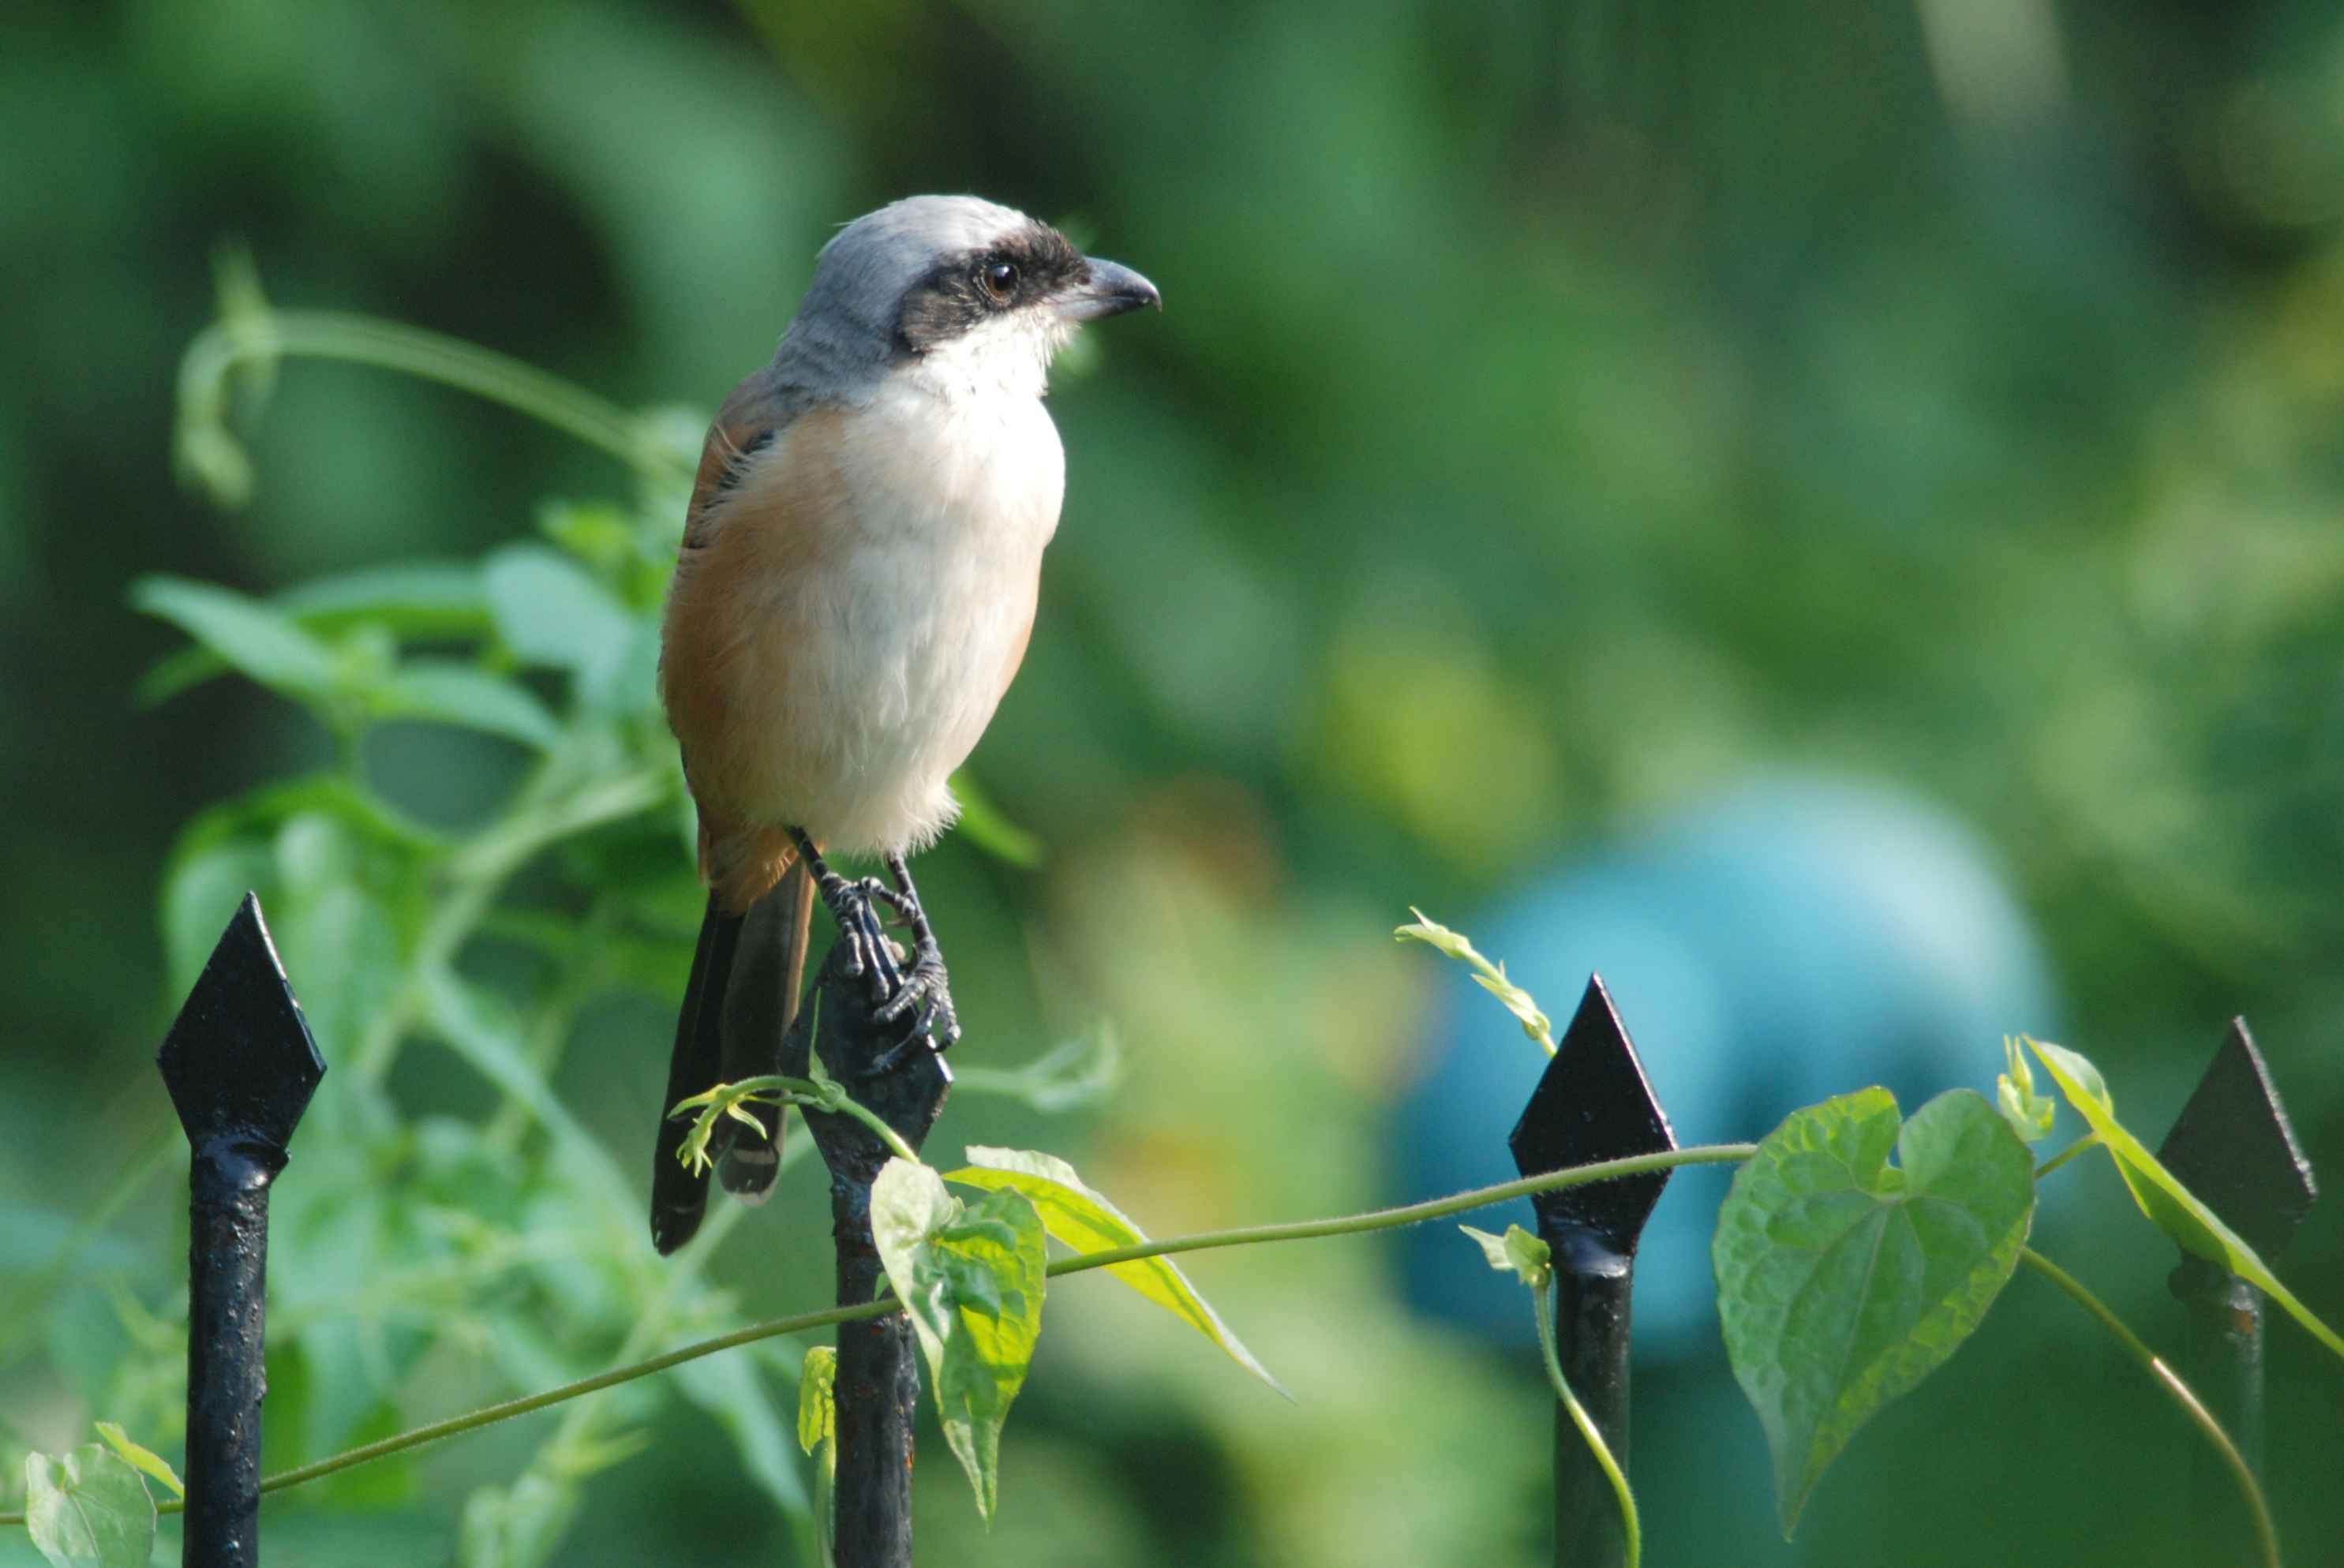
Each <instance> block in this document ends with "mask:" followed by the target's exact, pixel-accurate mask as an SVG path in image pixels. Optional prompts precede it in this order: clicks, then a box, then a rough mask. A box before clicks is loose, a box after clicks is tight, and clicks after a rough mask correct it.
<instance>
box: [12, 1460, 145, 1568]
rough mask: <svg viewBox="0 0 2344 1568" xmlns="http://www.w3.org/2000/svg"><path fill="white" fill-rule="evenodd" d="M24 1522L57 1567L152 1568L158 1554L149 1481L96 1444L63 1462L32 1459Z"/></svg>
mask: <svg viewBox="0 0 2344 1568" xmlns="http://www.w3.org/2000/svg"><path fill="white" fill-rule="evenodd" d="M25 1528H26V1529H27V1530H29V1531H30V1532H31V1533H32V1537H33V1544H34V1546H35V1547H36V1548H38V1549H39V1551H40V1553H41V1555H42V1556H44V1557H45V1558H47V1559H48V1560H49V1563H50V1568H146V1563H147V1559H148V1558H149V1557H151V1556H153V1555H154V1552H155V1500H154V1499H153V1498H152V1497H149V1496H148V1495H147V1483H146V1482H143V1481H141V1480H139V1479H138V1472H136V1471H135V1470H133V1469H131V1468H130V1466H129V1465H128V1464H127V1463H126V1462H124V1461H123V1460H122V1458H121V1456H120V1455H118V1454H116V1453H115V1452H114V1451H113V1450H111V1449H108V1448H105V1447H102V1446H101V1445H99V1444H97V1443H94V1442H93V1443H88V1444H86V1445H84V1446H83V1447H80V1448H77V1449H76V1450H74V1451H73V1452H71V1453H69V1454H66V1456H65V1457H64V1458H63V1459H55V1458H52V1457H50V1456H49V1455H47V1454H45V1453H32V1454H27V1455H25Z"/></svg>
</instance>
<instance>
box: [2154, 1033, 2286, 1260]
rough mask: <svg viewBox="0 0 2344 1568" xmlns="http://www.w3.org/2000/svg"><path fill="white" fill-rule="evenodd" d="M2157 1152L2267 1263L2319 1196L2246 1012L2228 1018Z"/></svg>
mask: <svg viewBox="0 0 2344 1568" xmlns="http://www.w3.org/2000/svg"><path fill="white" fill-rule="evenodd" d="M2157 1159H2158V1160H2159V1161H2160V1162H2161V1163H2162V1164H2163V1165H2164V1166H2165V1168H2167V1170H2169V1171H2171V1172H2173V1174H2174V1175H2175V1176H2177V1177H2178V1178H2180V1179H2181V1184H2182V1185H2183V1186H2184V1187H2187V1189H2189V1190H2190V1191H2192V1192H2194V1193H2196V1194H2197V1196H2198V1197H2199V1198H2201V1199H2204V1200H2205V1202H2206V1205H2207V1207H2208V1208H2209V1209H2213V1211H2214V1212H2215V1213H2216V1214H2217V1215H2218V1216H2219V1217H2220V1219H2221V1221H2222V1223H2223V1224H2225V1225H2227V1226H2228V1227H2229V1228H2230V1229H2233V1230H2235V1231H2237V1232H2238V1235H2239V1236H2240V1238H2242V1239H2244V1240H2245V1241H2246V1243H2247V1245H2248V1246H2249V1247H2251V1248H2253V1249H2255V1251H2256V1252H2257V1253H2258V1255H2259V1256H2260V1257H2261V1258H2262V1259H2263V1260H2264V1261H2265V1262H2268V1261H2269V1260H2270V1259H2273V1258H2276V1257H2278V1254H2279V1253H2280V1252H2281V1251H2283V1250H2285V1249H2286V1247H2287V1244H2288V1241H2290V1240H2292V1239H2294V1237H2295V1230H2296V1227H2297V1226H2299V1225H2301V1224H2302V1223H2303V1218H2304V1216H2305V1215H2306V1214H2308V1213H2309V1212H2310V1211H2311V1204H2312V1200H2313V1199H2316V1198H2318V1197H2319V1188H2318V1187H2316V1186H2315V1185H2314V1184H2313V1182H2312V1179H2311V1161H2309V1159H2306V1158H2304V1156H2303V1148H2302V1146H2301V1145H2299V1144H2298V1143H2297V1142H2296V1141H2295V1129H2294V1128H2291V1127H2289V1126H2288V1121H2287V1108H2286V1107H2285V1106H2283V1105H2281V1104H2280V1103H2279V1098H2278V1088H2277V1087H2274V1086H2273V1085H2272V1083H2271V1078H2270V1069H2269V1068H2268V1067H2264V1066H2263V1057H2262V1053H2261V1052H2260V1051H2258V1050H2257V1049H2255V1041H2254V1037H2253V1036H2252V1035H2249V1034H2248V1033H2247V1021H2246V1020H2245V1019H2244V1018H2233V1019H2231V1020H2230V1032H2229V1034H2228V1036H2227V1037H2224V1039H2223V1041H2222V1044H2221V1047H2220V1048H2218V1050H2216V1051H2215V1053H2214V1059H2213V1060H2212V1061H2211V1062H2209V1063H2208V1064H2207V1067H2206V1076H2205V1077H2202V1078H2199V1079H2198V1080H2197V1088H2196V1089H2194V1090H2193V1091H2191V1093H2190V1096H2189V1103H2188V1104H2187V1105H2185V1106H2183V1107H2182V1108H2181V1114H2180V1116H2178V1117H2177V1118H2175V1119H2174V1123H2173V1130H2172V1131H2171V1132H2168V1133H2167V1134H2166V1135H2165V1146H2164V1147H2163V1148H2160V1149H2158V1150H2157Z"/></svg>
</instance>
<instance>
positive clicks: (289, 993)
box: [156, 893, 326, 1153]
mask: <svg viewBox="0 0 2344 1568" xmlns="http://www.w3.org/2000/svg"><path fill="white" fill-rule="evenodd" d="M156 1065H157V1067H161V1068H162V1070H163V1084H164V1087H166V1088H167V1089H169V1090H170V1091H171V1104H172V1105H173V1106H174V1107H176V1108H177V1110H178V1113H179V1125H180V1126H181V1127H184V1128H187V1141H188V1142H189V1143H195V1144H200V1143H202V1142H204V1141H205V1140H207V1139H208V1138H222V1137H234V1138H258V1139H259V1140H261V1141H262V1142H264V1143H267V1144H268V1145H269V1146H270V1147H272V1148H276V1149H278V1151H279V1152H280V1153H281V1152H282V1151H283V1150H284V1148H285V1145H286V1143H287V1142H288V1140H289V1139H290V1138H292V1136H293V1128H294V1127H295V1125H296V1124H297V1123H298V1122H299V1121H300V1119H301V1113H302V1112H303V1111H305V1110H307V1109H308V1108H309V1097H310V1096H311V1095H312V1094H314V1093H316V1092H317V1088H318V1080H319V1079H321V1078H323V1077H325V1076H326V1064H325V1062H324V1060H323V1059H322V1058H320V1057H318V1042H317V1041H316V1040H315V1039H313V1038H312V1037H310V1034H309V1022H308V1019H307V1018H304V1017H302V1016H301V1004H300V1003H298V1002H297V1001H295V1000H294V999H293V987H292V986H291V984H290V983H289V982H288V981H287V979H286V978H285V966H284V965H283V964H282V963H280V962H278V957H277V945H276V944H275V943H273V942H271V941H270V940H269V939H268V924H267V923H266V922H265V921H263V920H262V919H261V917H260V898H259V895H257V894H251V893H248V894H246V895H244V902H243V903H241V904H239V905H237V909H236V916H235V917H234V918H233V919H231V920H229V922H228V923H227V930H226V931H225V932H223V933H221V935H220V939H219V942H218V944H217V946H214V947H213V948H212V956H210V957H209V958H208V959H207V960H205V962H204V972H203V973H202V974H201V975H200V976H197V979H196V986H195V989H193V990H192V991H189V992H188V993H187V1000H186V1001H185V1002H184V1003H182V1004H181V1005H180V1007H179V1016H178V1017H177V1020H176V1021H174V1022H173V1024H172V1025H171V1032H170V1033H169V1034H168V1035H167V1036H166V1037H164V1040H163V1048H162V1050H161V1051H160V1052H158V1053H157V1056H156Z"/></svg>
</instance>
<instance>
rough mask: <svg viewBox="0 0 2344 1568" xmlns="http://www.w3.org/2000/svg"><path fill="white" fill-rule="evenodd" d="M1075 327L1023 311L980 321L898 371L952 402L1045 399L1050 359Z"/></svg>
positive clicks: (1032, 311) (1052, 318)
mask: <svg viewBox="0 0 2344 1568" xmlns="http://www.w3.org/2000/svg"><path fill="white" fill-rule="evenodd" d="M1073 335H1074V325H1073V323H1071V322H1066V321H1061V320H1059V319H1057V318H1056V316H1055V315H1052V314H1050V313H1048V312H1047V311H1036V310H1020V311H1016V312H1015V313H1013V314H1011V315H1007V316H996V317H995V318H993V319H990V320H987V321H983V322H979V323H978V324H977V325H976V326H975V327H972V328H970V329H968V330H967V331H965V332H964V333H962V334H961V335H960V336H959V337H957V338H955V339H952V340H951V341H950V342H948V343H942V344H939V345H937V346H936V347H935V348H934V349H929V350H928V351H927V352H926V353H924V354H922V355H921V356H919V358H918V359H914V361H913V362H912V364H911V365H910V366H909V367H908V368H907V369H904V370H901V371H899V372H898V374H899V375H904V376H907V377H909V378H910V379H911V380H912V381H913V383H914V385H916V386H918V387H920V388H921V389H924V390H925V391H930V392H933V393H935V395H936V396H938V397H941V398H944V399H946V400H950V401H955V402H957V401H960V400H964V399H976V400H985V399H992V398H1039V397H1041V396H1042V395H1043V394H1044V393H1046V392H1047V391H1048V390H1049V389H1050V360H1051V359H1052V358H1053V357H1054V356H1055V355H1056V353H1057V351H1058V350H1059V349H1061V348H1063V347H1065V345H1066V339H1068V338H1070V337H1072V336H1073Z"/></svg>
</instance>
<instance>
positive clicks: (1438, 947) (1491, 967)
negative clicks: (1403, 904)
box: [1392, 906, 1556, 1056]
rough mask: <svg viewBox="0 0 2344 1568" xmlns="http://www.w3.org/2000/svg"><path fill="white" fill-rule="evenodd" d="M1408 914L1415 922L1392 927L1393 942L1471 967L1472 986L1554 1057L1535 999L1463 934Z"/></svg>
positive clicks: (1416, 912) (1550, 1024)
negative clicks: (1487, 995) (1414, 945)
mask: <svg viewBox="0 0 2344 1568" xmlns="http://www.w3.org/2000/svg"><path fill="white" fill-rule="evenodd" d="M1409 914H1410V915H1413V916H1416V920H1415V922H1414V923H1413V924H1411V925H1408V926H1397V927H1395V928H1394V929H1393V931H1392V936H1393V938H1394V939H1395V940H1398V941H1401V942H1421V943H1423V944H1424V945H1425V946H1428V947H1430V948H1432V949H1433V950H1435V951H1436V952H1440V953H1445V954H1447V955H1448V956H1450V957H1451V958H1455V959H1457V960H1459V961H1460V962H1461V963H1465V964H1470V966H1472V968H1473V983H1474V984H1475V985H1477V986H1480V987H1481V989H1483V990H1484V991H1487V992H1489V993H1490V995H1491V996H1495V997H1497V998H1498V1000H1499V1001H1500V1002H1502V1003H1503V1004H1505V1008H1506V1011H1508V1012H1509V1013H1511V1014H1512V1015H1513V1016H1514V1017H1515V1018H1516V1019H1517V1020H1518V1021H1519V1022H1520V1023H1521V1026H1522V1033H1523V1034H1525V1035H1527V1036H1529V1037H1531V1040H1532V1041H1533V1042H1535V1043H1536V1044H1538V1045H1541V1046H1543V1047H1546V1054H1547V1055H1548V1056H1552V1055H1554V1053H1555V1049H1556V1047H1555V1043H1554V1021H1553V1020H1552V1019H1551V1018H1549V1017H1547V1016H1546V1014H1545V1013H1544V1012H1543V1011H1541V1009H1540V1007H1539V1005H1538V998H1537V997H1535V996H1531V994H1530V993H1529V992H1528V991H1525V990H1523V989H1522V988H1521V986H1517V985H1515V984H1514V983H1513V981H1512V980H1510V979H1509V978H1508V977H1507V976H1506V966H1505V965H1503V964H1501V963H1495V962H1492V961H1491V960H1490V959H1489V958H1487V957H1484V956H1482V954H1481V952H1480V949H1479V948H1477V947H1475V946H1473V944H1472V943H1471V942H1470V940H1468V939H1467V938H1466V936H1465V934H1464V933H1463V932H1461V931H1451V930H1450V928H1449V927H1448V926H1443V925H1442V924H1440V922H1439V921H1438V920H1428V919H1427V918H1425V914H1424V911H1423V910H1421V909H1418V908H1415V907H1412V906H1411V907H1410V908H1409Z"/></svg>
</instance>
